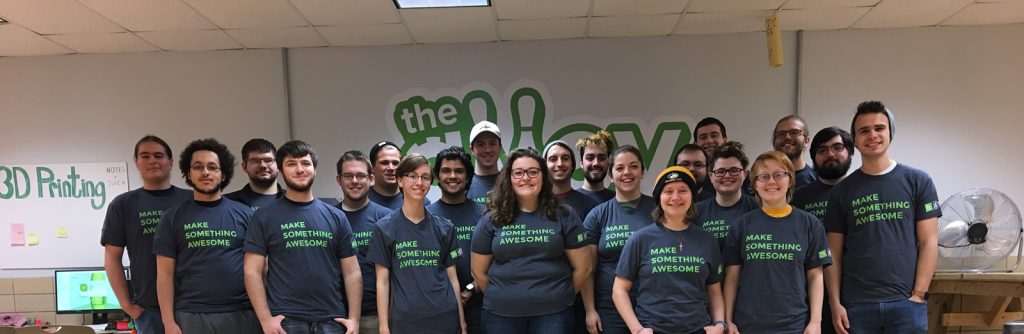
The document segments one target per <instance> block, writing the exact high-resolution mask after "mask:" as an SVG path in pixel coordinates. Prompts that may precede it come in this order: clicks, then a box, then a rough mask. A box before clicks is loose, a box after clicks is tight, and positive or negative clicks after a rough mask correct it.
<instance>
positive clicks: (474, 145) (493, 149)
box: [466, 121, 501, 205]
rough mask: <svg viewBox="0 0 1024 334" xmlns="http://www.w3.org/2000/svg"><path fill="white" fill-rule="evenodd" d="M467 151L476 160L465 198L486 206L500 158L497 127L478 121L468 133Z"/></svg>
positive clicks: (499, 131) (499, 138) (499, 133)
mask: <svg viewBox="0 0 1024 334" xmlns="http://www.w3.org/2000/svg"><path fill="white" fill-rule="evenodd" d="M469 149H470V151H472V152H473V156H474V157H475V158H476V164H475V166H474V169H475V171H474V173H473V182H471V183H470V186H469V191H468V192H467V193H466V196H468V197H469V200H471V201H474V202H477V203H480V204H481V205H486V204H487V200H488V197H487V193H489V192H490V191H491V189H492V188H494V183H495V182H496V181H497V180H498V172H499V170H498V159H499V158H500V156H501V130H500V129H498V125H496V124H494V123H491V122H488V121H480V122H478V123H476V124H475V125H473V128H472V129H471V130H470V131H469Z"/></svg>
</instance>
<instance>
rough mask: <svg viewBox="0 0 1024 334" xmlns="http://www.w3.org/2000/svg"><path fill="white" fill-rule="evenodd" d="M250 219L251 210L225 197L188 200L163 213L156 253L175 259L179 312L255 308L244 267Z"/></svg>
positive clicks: (157, 235)
mask: <svg viewBox="0 0 1024 334" xmlns="http://www.w3.org/2000/svg"><path fill="white" fill-rule="evenodd" d="M251 217H252V209H251V208H249V207H248V206H246V205H244V204H242V203H238V202H235V201H232V200H230V199H223V198H221V199H219V200H216V201H212V202H199V201H195V200H191V201H185V202H182V203H181V204H180V205H178V206H175V207H174V208H171V209H170V210H167V211H166V212H165V213H164V216H163V218H161V219H160V225H158V226H157V229H156V235H155V236H154V237H153V253H156V254H157V255H161V256H166V257H169V258H172V259H174V310H176V311H184V312H190V313H218V312H233V311H239V310H245V309H250V308H252V306H251V305H250V304H249V295H248V294H246V293H245V282H243V277H244V273H243V271H242V263H243V262H244V258H245V253H244V252H243V251H242V244H243V243H244V242H245V230H246V227H247V226H248V225H249V219H250V218H251ZM211 282H217V283H216V284H210V283H211Z"/></svg>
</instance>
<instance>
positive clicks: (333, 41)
mask: <svg viewBox="0 0 1024 334" xmlns="http://www.w3.org/2000/svg"><path fill="white" fill-rule="evenodd" d="M316 30H319V31H320V34H321V35H323V36H324V38H326V39H327V42H328V43H329V44H330V45H331V46H349V45H396V44H410V43H412V38H411V37H409V32H408V31H407V30H406V29H405V26H404V25H402V24H372V25H351V26H332V27H317V28H316Z"/></svg>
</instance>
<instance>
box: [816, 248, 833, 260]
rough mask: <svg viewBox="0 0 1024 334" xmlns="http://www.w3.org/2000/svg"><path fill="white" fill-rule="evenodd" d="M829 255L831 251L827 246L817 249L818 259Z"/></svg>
mask: <svg viewBox="0 0 1024 334" xmlns="http://www.w3.org/2000/svg"><path fill="white" fill-rule="evenodd" d="M831 256H832V251H830V250H828V248H825V249H822V250H820V251H818V258H819V259H824V258H826V257H831Z"/></svg>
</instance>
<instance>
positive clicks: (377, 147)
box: [368, 141, 402, 210]
mask: <svg viewBox="0 0 1024 334" xmlns="http://www.w3.org/2000/svg"><path fill="white" fill-rule="evenodd" d="M401 159H402V152H401V151H399V150H398V145H396V144H395V143H392V142H389V141H382V142H379V143H377V144H374V145H373V147H372V148H370V163H371V164H372V165H373V187H372V188H370V192H369V195H368V196H369V197H370V201H372V202H374V203H377V204H380V205H381V206H383V207H385V208H388V209H391V210H398V209H399V208H401V207H402V191H401V189H398V177H397V176H395V168H398V162H399V161H400V160H401Z"/></svg>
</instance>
